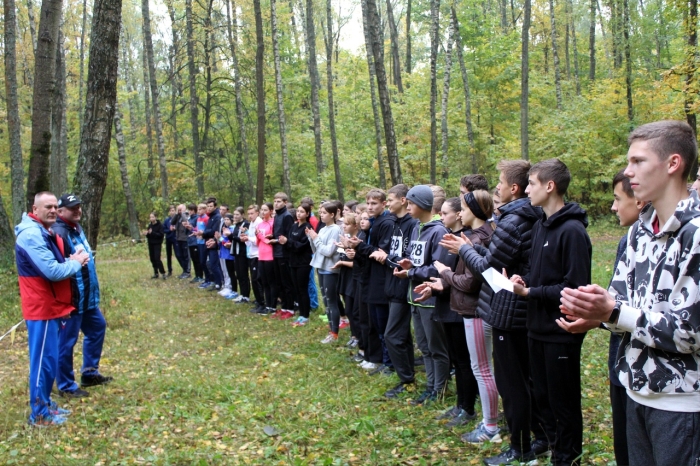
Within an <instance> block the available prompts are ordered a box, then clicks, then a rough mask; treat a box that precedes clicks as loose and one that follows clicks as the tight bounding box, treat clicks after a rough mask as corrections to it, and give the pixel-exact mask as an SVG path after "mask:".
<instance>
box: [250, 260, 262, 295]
mask: <svg viewBox="0 0 700 466" xmlns="http://www.w3.org/2000/svg"><path fill="white" fill-rule="evenodd" d="M248 268H250V279H251V280H252V282H253V283H252V284H253V294H254V295H255V301H257V303H258V304H260V305H261V306H264V305H265V295H264V293H263V289H262V284H261V283H260V272H259V271H258V258H257V257H253V258H250V259H248Z"/></svg>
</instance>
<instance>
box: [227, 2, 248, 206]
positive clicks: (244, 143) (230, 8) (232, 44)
mask: <svg viewBox="0 0 700 466" xmlns="http://www.w3.org/2000/svg"><path fill="white" fill-rule="evenodd" d="M226 17H227V20H228V21H227V25H228V41H229V48H230V49H231V63H232V65H233V75H234V76H233V89H234V93H235V95H236V121H237V122H238V136H239V137H240V139H241V150H242V154H241V155H242V159H243V166H244V167H245V174H246V179H247V181H248V188H247V190H246V193H247V195H248V196H249V199H254V198H255V192H254V190H253V186H254V184H253V174H252V173H251V171H250V152H249V150H248V138H247V136H246V130H245V128H246V126H245V116H244V115H243V96H242V92H241V69H240V68H239V67H238V53H237V52H236V47H237V45H238V20H237V19H236V4H235V3H234V2H233V1H231V3H230V4H229V2H228V1H226ZM232 22H233V26H232V24H231V23H232Z"/></svg>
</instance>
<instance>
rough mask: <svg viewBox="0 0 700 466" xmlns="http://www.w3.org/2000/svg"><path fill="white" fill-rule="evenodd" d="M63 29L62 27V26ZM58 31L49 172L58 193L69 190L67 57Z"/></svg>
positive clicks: (52, 184) (60, 33)
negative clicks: (67, 167)
mask: <svg viewBox="0 0 700 466" xmlns="http://www.w3.org/2000/svg"><path fill="white" fill-rule="evenodd" d="M61 29H62V27H61ZM61 29H59V31H58V42H57V43H56V45H57V47H58V50H57V51H56V90H55V91H54V95H53V97H54V99H53V103H52V108H51V112H52V116H51V157H50V159H49V172H50V176H51V180H50V181H51V182H50V184H51V191H52V192H53V193H55V194H56V195H58V196H60V195H61V194H63V193H65V192H67V191H68V175H67V174H66V165H67V164H68V149H67V147H66V145H67V143H68V128H67V126H68V125H67V122H66V57H65V50H64V48H63V40H64V39H63V31H62V30H61Z"/></svg>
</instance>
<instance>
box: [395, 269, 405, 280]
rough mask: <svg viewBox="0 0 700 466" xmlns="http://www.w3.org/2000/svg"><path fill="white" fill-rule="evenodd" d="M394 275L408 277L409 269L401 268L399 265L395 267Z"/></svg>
mask: <svg viewBox="0 0 700 466" xmlns="http://www.w3.org/2000/svg"><path fill="white" fill-rule="evenodd" d="M394 276H395V277H398V278H408V270H401V269H400V268H398V267H397V268H395V269H394Z"/></svg>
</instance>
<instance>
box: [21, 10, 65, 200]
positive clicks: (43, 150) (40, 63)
mask: <svg viewBox="0 0 700 466" xmlns="http://www.w3.org/2000/svg"><path fill="white" fill-rule="evenodd" d="M62 8H63V2H62V0H44V1H43V2H42V4H41V21H40V23H39V41H38V43H37V47H36V54H35V57H34V99H33V102H32V142H31V148H30V153H29V169H28V177H27V192H26V201H27V211H31V208H32V205H33V204H34V195H35V194H36V193H38V192H41V191H48V190H50V189H51V184H50V179H49V159H50V156H51V103H52V102H53V94H54V92H55V88H56V51H57V49H58V48H57V47H56V43H57V42H58V29H59V27H60V25H61V16H62V14H61V11H62Z"/></svg>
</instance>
